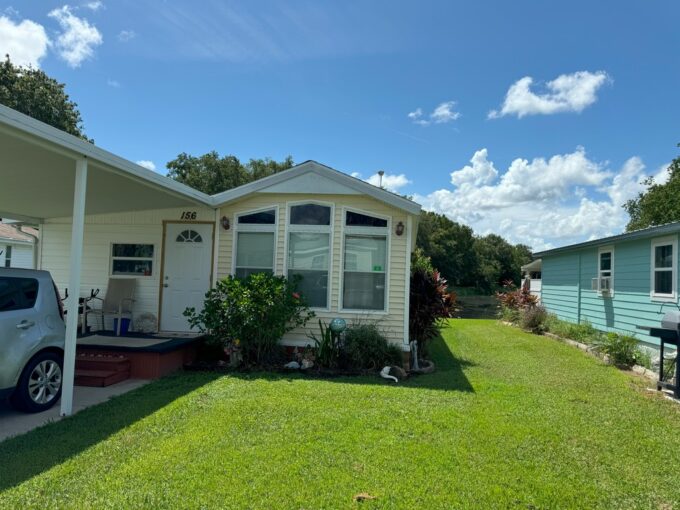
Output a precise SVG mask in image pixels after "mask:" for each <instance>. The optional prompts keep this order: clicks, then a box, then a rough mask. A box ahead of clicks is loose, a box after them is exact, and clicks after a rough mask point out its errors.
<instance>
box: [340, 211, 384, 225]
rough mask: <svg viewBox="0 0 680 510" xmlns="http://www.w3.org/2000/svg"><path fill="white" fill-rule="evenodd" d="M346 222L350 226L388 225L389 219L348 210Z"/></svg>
mask: <svg viewBox="0 0 680 510" xmlns="http://www.w3.org/2000/svg"><path fill="white" fill-rule="evenodd" d="M345 222H346V224H347V226H348V227H386V226H387V220H384V219H382V218H376V217H375V216H368V215H366V214H361V213H358V212H352V211H347V214H346V215H345Z"/></svg>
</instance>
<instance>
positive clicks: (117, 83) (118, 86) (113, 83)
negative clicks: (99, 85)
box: [106, 78, 120, 89]
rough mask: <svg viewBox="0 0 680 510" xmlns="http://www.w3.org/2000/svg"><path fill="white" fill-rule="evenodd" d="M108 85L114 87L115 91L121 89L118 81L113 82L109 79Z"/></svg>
mask: <svg viewBox="0 0 680 510" xmlns="http://www.w3.org/2000/svg"><path fill="white" fill-rule="evenodd" d="M106 84H107V85H108V86H109V87H113V88H114V89H118V88H120V82H119V81H118V80H112V79H110V78H109V79H108V80H106Z"/></svg>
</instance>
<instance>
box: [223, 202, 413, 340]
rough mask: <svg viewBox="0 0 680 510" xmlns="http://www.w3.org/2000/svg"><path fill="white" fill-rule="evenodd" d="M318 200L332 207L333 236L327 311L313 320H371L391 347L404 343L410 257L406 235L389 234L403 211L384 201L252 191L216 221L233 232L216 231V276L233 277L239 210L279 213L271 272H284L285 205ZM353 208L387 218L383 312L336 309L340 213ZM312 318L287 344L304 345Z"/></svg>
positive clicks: (403, 217)
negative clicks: (269, 209) (225, 220)
mask: <svg viewBox="0 0 680 510" xmlns="http://www.w3.org/2000/svg"><path fill="white" fill-rule="evenodd" d="M307 200H309V201H320V202H328V203H332V204H334V206H335V207H334V216H333V221H332V224H333V232H332V236H333V239H332V256H331V273H330V276H329V285H330V301H329V302H330V311H328V312H326V311H316V312H315V313H316V316H317V318H319V319H322V320H323V321H325V322H328V321H329V320H330V319H332V318H334V317H343V318H345V319H346V320H348V321H350V322H351V321H374V322H377V323H378V325H379V327H380V328H381V329H382V330H383V331H384V332H385V334H386V335H387V336H388V338H389V340H390V341H391V342H393V343H395V344H403V343H404V313H405V310H404V304H405V288H406V282H405V271H406V261H407V257H409V256H410V248H409V247H408V246H407V235H406V233H405V234H404V235H402V236H397V235H395V234H394V229H395V226H396V225H397V224H398V223H399V222H400V221H401V222H403V223H404V225H406V224H407V213H406V212H404V211H401V210H399V209H396V208H393V207H391V206H389V205H387V204H384V203H383V202H380V201H378V200H375V199H373V198H371V197H368V196H365V195H312V194H309V195H304V194H278V193H277V194H273V193H256V194H254V195H250V196H248V197H246V198H244V199H243V200H239V201H237V202H234V203H230V204H228V205H226V206H224V207H222V208H221V210H220V217H222V216H226V217H227V218H229V221H230V222H231V225H232V228H231V229H230V230H228V231H225V230H221V231H220V236H219V243H220V245H219V258H218V262H217V274H218V278H224V277H225V276H227V275H229V274H231V273H232V270H233V268H232V261H233V246H234V227H235V226H236V215H237V214H241V213H243V212H247V211H251V210H257V209H262V208H266V207H271V206H273V207H275V208H277V209H278V211H277V212H278V218H279V223H278V228H277V239H276V255H275V273H276V274H283V275H285V274H286V268H285V267H284V264H285V260H286V257H285V255H286V254H285V249H286V248H285V247H286V225H287V222H288V207H287V204H288V203H289V202H304V201H307ZM347 208H349V209H358V210H362V211H365V212H367V213H373V214H376V215H380V216H387V217H389V218H391V229H390V230H391V233H390V236H389V255H388V268H387V273H388V274H387V281H388V292H389V295H388V297H387V303H388V308H387V313H379V312H367V313H350V312H341V311H340V290H341V281H340V278H341V277H342V267H341V261H342V249H343V239H342V235H343V221H344V216H343V211H344V210H345V209H347ZM317 318H315V319H313V320H312V321H310V322H309V324H307V326H306V327H305V328H299V329H297V330H295V331H292V332H291V333H290V334H289V335H287V336H286V338H284V341H285V342H286V343H295V344H297V345H304V344H306V343H309V342H310V340H309V339H308V338H307V334H308V333H309V332H310V331H313V332H316V331H317V330H318V319H317Z"/></svg>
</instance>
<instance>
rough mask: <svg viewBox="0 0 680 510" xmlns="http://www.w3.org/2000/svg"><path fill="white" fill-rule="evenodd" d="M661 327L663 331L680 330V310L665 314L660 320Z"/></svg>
mask: <svg viewBox="0 0 680 510" xmlns="http://www.w3.org/2000/svg"><path fill="white" fill-rule="evenodd" d="M661 327H662V328H665V329H674V330H680V310H672V311H670V312H666V313H665V314H664V316H663V319H661Z"/></svg>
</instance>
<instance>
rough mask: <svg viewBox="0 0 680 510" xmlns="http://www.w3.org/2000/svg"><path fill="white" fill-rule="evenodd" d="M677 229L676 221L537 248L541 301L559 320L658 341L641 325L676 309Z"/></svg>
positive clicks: (655, 321)
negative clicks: (539, 265) (550, 248)
mask: <svg viewBox="0 0 680 510" xmlns="http://www.w3.org/2000/svg"><path fill="white" fill-rule="evenodd" d="M679 234H680V222H676V223H669V224H666V225H661V226H656V227H650V228H646V229H642V230H637V231H634V232H628V233H625V234H621V235H616V236H612V237H607V238H604V239H597V240H594V241H588V242H584V243H579V244H574V245H571V246H564V247H562V248H556V249H553V250H547V251H543V252H540V253H535V254H534V257H535V258H536V259H541V267H540V268H539V271H540V275H541V280H542V288H541V302H542V303H543V305H544V306H545V307H546V309H547V310H548V311H549V312H552V313H555V314H556V315H557V316H558V317H559V318H560V319H563V320H567V321H570V322H575V323H580V322H584V321H588V322H590V323H591V324H592V325H593V326H594V327H596V328H597V329H600V330H602V331H613V332H620V333H624V334H629V335H635V337H637V338H638V339H639V340H640V341H641V342H643V343H645V344H649V345H651V346H658V339H656V338H654V337H650V336H649V335H647V334H645V331H643V330H640V329H638V327H637V326H657V327H658V326H659V325H660V321H661V318H662V316H663V315H664V313H666V312H668V311H670V310H677V309H678V262H679V260H680V259H679V257H678V235H679ZM534 269H536V268H534Z"/></svg>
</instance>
